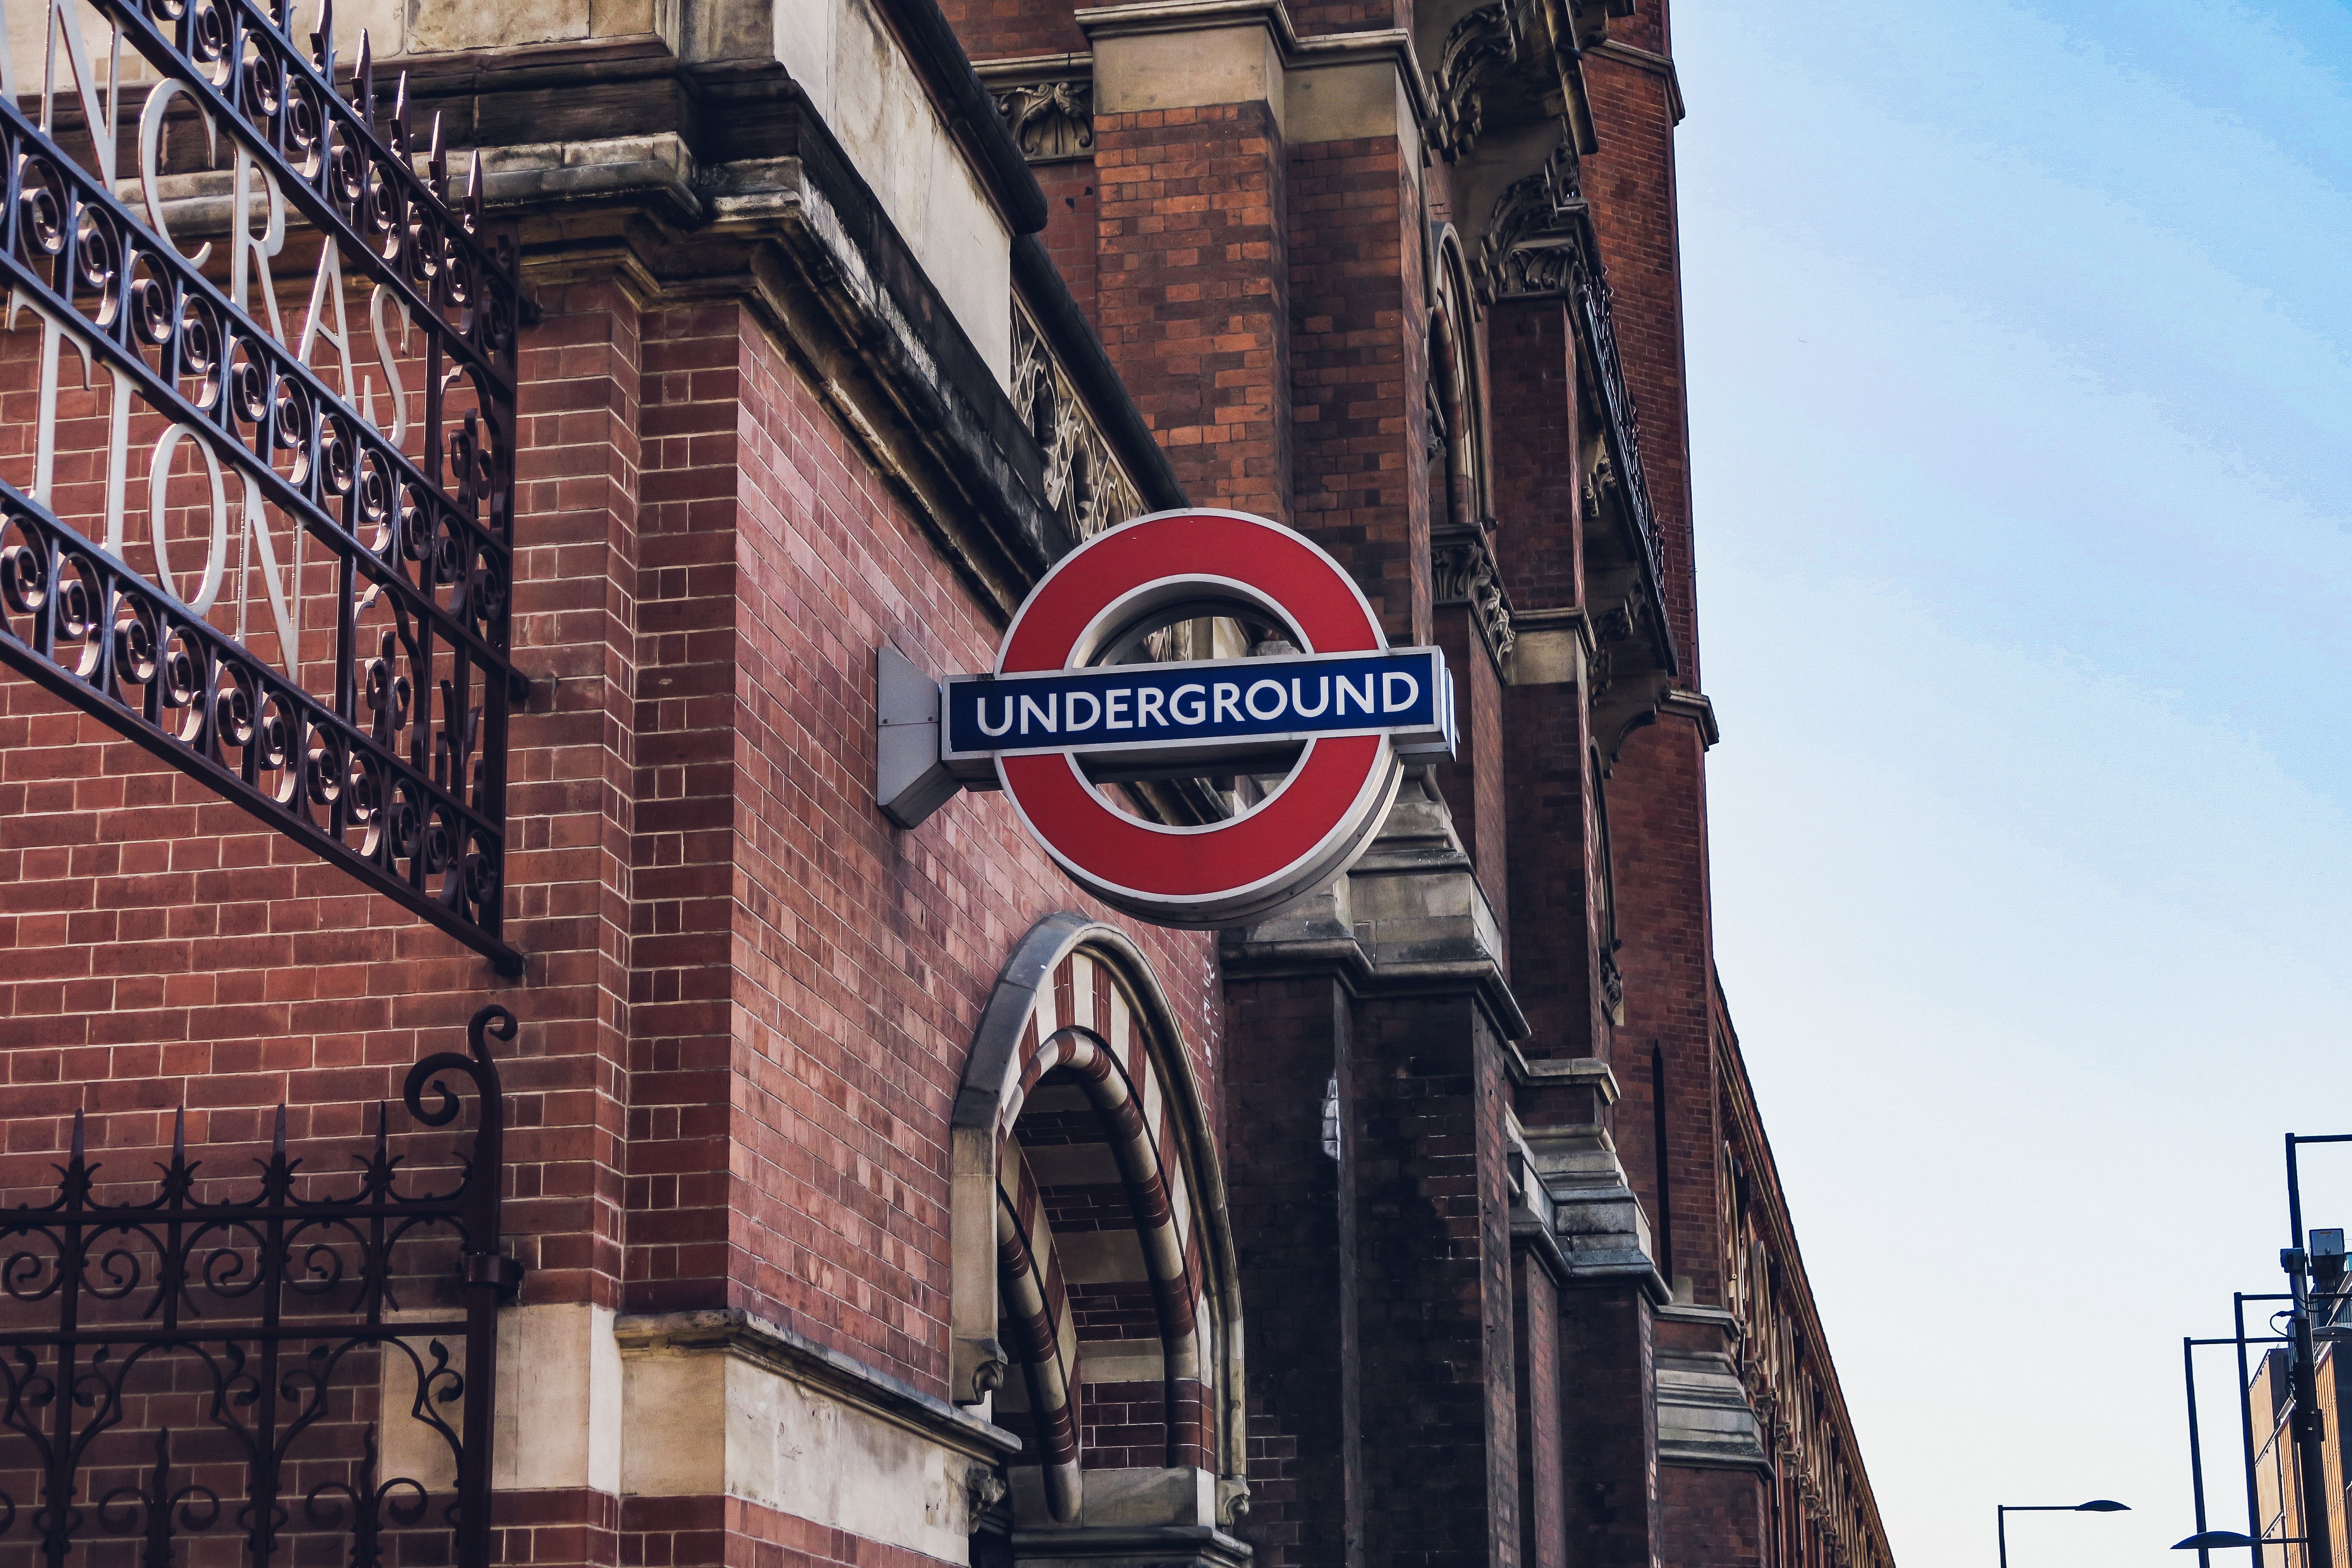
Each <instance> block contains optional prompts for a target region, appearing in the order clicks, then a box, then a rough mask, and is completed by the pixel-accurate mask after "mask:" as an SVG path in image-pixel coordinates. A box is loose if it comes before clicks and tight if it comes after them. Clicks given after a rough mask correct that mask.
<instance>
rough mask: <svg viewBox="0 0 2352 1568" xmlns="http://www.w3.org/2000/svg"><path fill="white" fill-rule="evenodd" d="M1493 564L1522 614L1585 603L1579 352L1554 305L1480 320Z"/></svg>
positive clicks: (1519, 304)
mask: <svg viewBox="0 0 2352 1568" xmlns="http://www.w3.org/2000/svg"><path fill="white" fill-rule="evenodd" d="M1486 322H1487V343H1488V353H1489V355H1490V358H1489V362H1488V367H1489V368H1488V376H1489V378H1490V380H1491V382H1492V384H1493V388H1494V391H1493V399H1492V402H1491V404H1490V405H1489V406H1490V407H1491V408H1492V410H1493V414H1492V416H1491V425H1492V427H1493V445H1492V451H1493V469H1494V490H1495V519H1496V530H1495V557H1496V562H1497V563H1498V564H1499V565H1500V566H1501V568H1502V572H1503V585H1504V588H1505V589H1506V590H1507V592H1508V593H1509V595H1510V596H1511V605H1512V608H1514V609H1515V610H1518V611H1521V612H1525V611H1529V610H1547V609H1559V608H1567V607H1570V606H1573V605H1581V604H1583V603H1584V539H1583V519H1582V513H1581V510H1580V508H1581V505H1582V500H1581V495H1580V491H1581V488H1582V487H1581V486H1580V484H1579V483H1578V482H1577V474H1578V451H1577V448H1578V445H1579V443H1578V440H1577V398H1576V388H1577V381H1576V343H1575V339H1574V338H1573V336H1572V335H1571V334H1570V327H1569V319H1568V306H1567V304H1566V303H1565V302H1564V301H1562V300H1501V301H1498V302H1497V303H1496V305H1495V307H1494V308H1493V309H1492V310H1490V311H1488V312H1487V317H1486Z"/></svg>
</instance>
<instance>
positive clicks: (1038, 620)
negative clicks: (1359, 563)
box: [996, 510, 1401, 925]
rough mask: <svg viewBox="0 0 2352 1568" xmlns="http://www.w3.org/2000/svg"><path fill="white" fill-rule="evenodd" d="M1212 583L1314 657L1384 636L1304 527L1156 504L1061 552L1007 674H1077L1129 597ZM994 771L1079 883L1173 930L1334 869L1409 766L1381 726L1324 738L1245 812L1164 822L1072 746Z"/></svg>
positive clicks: (1256, 910)
mask: <svg viewBox="0 0 2352 1568" xmlns="http://www.w3.org/2000/svg"><path fill="white" fill-rule="evenodd" d="M1202 579H1207V580H1208V581H1207V582H1206V583H1204V584H1201V586H1202V589H1203V590H1207V589H1213V588H1214V587H1218V586H1223V587H1225V588H1227V589H1228V590H1229V591H1231V590H1238V591H1239V592H1240V594H1246V595H1250V596H1254V597H1256V598H1260V599H1262V600H1264V601H1265V602H1266V603H1268V604H1269V605H1273V606H1276V607H1278V608H1279V610H1280V611H1281V613H1282V614H1283V616H1284V618H1286V619H1287V620H1288V621H1289V622H1290V623H1291V626H1292V627H1293V629H1294V630H1295V631H1296V632H1297V635H1298V637H1300V638H1301V639H1302V641H1303V644H1304V647H1303V651H1305V652H1307V653H1359V652H1371V651H1377V650H1379V649H1381V648H1384V647H1387V646H1388V641H1387V638H1386V637H1385V636H1383V634H1382V633H1381V626H1380V622H1379V620H1378V619H1377V618H1376V617H1375V616H1373V614H1372V608H1371V605H1370V604H1369V603H1367V602H1366V600H1365V598H1364V595H1363V594H1362V592H1361V590H1360V589H1359V588H1358V587H1357V586H1356V584H1355V580H1354V579H1353V578H1351V577H1349V575H1348V574H1347V572H1346V571H1345V570H1344V569H1343V568H1342V567H1341V566H1340V565H1339V563H1338V562H1336V561H1334V560H1332V559H1331V557H1330V556H1328V555H1327V554H1325V553H1324V552H1322V551H1321V550H1320V549H1318V548H1317V547H1316V546H1315V545H1314V544H1313V543H1311V542H1308V541H1307V540H1306V539H1304V538H1302V537H1300V536H1299V535H1298V534H1296V533H1293V532H1292V531H1290V530H1288V529H1286V528H1284V527H1283V526H1282V525H1281V524H1279V523H1276V522H1272V521H1267V520H1266V519H1265V518H1259V517H1252V516H1249V515H1248V514H1246V513H1244V512H1232V511H1210V510H1185V511H1171V512H1158V513H1154V514H1153V515H1151V516H1150V517H1144V518H1139V519H1137V520H1136V521H1133V522H1129V523H1126V524H1123V525H1121V526H1119V527H1118V528H1115V529H1111V530H1108V531H1106V532H1103V533H1100V534H1097V536H1096V537H1095V538H1093V539H1091V540H1089V541H1088V542H1087V543H1085V544H1084V545H1081V546H1080V547H1079V548H1078V549H1076V551H1073V552H1071V553H1070V554H1068V555H1067V556H1065V557H1064V558H1063V559H1062V561H1061V562H1060V563H1059V564H1057V565H1056V566H1055V568H1054V570H1053V571H1052V572H1050V573H1048V574H1046V576H1045V580H1044V581H1042V582H1040V583H1039V584H1037V587H1036V588H1035V590H1034V592H1032V593H1031V595H1029V599H1028V601H1027V603H1025V604H1024V605H1023V606H1022V608H1021V612H1020V614H1019V615H1017V616H1014V617H1013V625H1012V626H1011V628H1010V629H1008V630H1007V631H1006V633H1005V636H1004V643H1003V651H1002V652H1001V653H1000V654H999V656H998V658H997V664H996V668H997V672H998V673H999V674H1012V673H1016V672H1027V671H1032V670H1045V669H1064V668H1073V667H1075V666H1076V665H1077V664H1079V663H1081V662H1083V660H1084V658H1085V656H1086V655H1087V654H1089V653H1090V652H1091V651H1092V645H1093V644H1095V643H1097V642H1098V641H1099V640H1100V639H1101V637H1103V636H1105V635H1106V634H1107V633H1108V632H1109V631H1113V630H1116V629H1117V627H1116V626H1115V624H1114V623H1115V622H1116V621H1117V619H1118V618H1119V617H1120V616H1121V614H1122V606H1123V605H1129V604H1132V603H1134V602H1136V601H1138V600H1139V599H1143V600H1145V601H1146V602H1149V597H1148V596H1149V595H1150V594H1152V593H1153V592H1154V591H1155V590H1157V591H1162V592H1166V591H1169V590H1170V589H1171V586H1172V587H1173V588H1174V589H1175V590H1176V591H1180V592H1181V588H1182V585H1183V584H1186V583H1188V582H1191V583H1199V582H1200V580H1202ZM1236 596H1239V595H1236ZM996 767H997V777H998V779H999V780H1000V782H1001V783H1002V784H1003V786H1004V792H1005V794H1006V795H1008V796H1010V797H1011V798H1012V801H1013V806H1014V808H1015V809H1016V810H1017V811H1019V812H1020V814H1021V816H1022V818H1023V820H1024V822H1025V823H1026V825H1027V826H1028V827H1029V830H1030V831H1031V832H1032V833H1033V834H1034V835H1035V836H1036V837H1037V838H1038V840H1039V842H1041V843H1043V844H1044V845H1045V847H1046V848H1047V850H1048V851H1050V852H1051V853H1052V854H1053V856H1054V858H1055V859H1056V860H1058V861H1060V862H1061V863H1062V866H1063V868H1065V869H1066V870H1067V871H1069V872H1070V874H1071V875H1072V876H1073V877H1074V878H1076V879H1077V880H1078V881H1079V882H1080V883H1081V884H1083V885H1084V886H1085V887H1087V889H1089V890H1090V891H1092V892H1094V893H1095V894H1096V895H1097V897H1100V898H1102V899H1103V900H1105V901H1106V902H1108V903H1112V904H1114V905H1117V906H1118V907H1120V908H1123V909H1127V910H1131V911H1133V912H1135V913H1138V914H1142V915H1146V916H1148V917H1149V918H1150V919H1152V920H1155V921H1160V922H1161V923H1163V924H1177V925H1225V924H1231V923H1234V921H1240V920H1247V919H1250V918H1254V917H1255V916H1256V915H1258V914H1262V913H1266V912H1270V911H1271V910H1273V909H1275V908H1277V907H1279V906H1280V905H1281V904H1283V903H1286V902H1288V901H1289V900H1291V899H1292V898H1295V897H1297V895H1298V894H1300V893H1302V892H1306V891H1307V890H1309V889H1312V888H1313V887H1315V886H1317V885H1318V883H1319V882H1320V881H1321V880H1322V879H1325V878H1327V877H1328V876H1330V875H1333V874H1336V873H1337V872H1338V871H1339V869H1340V868H1341V867H1342V866H1343V865H1344V864H1345V862H1346V861H1347V860H1348V859H1349V858H1350V857H1351V856H1352V855H1353V853H1354V851H1355V849H1356V847H1358V846H1359V845H1360V844H1361V842H1362V841H1363V839H1364V837H1366V835H1367V834H1368V833H1369V832H1370V829H1371V827H1372V826H1376V825H1377V822H1378V819H1379V817H1380V816H1381V815H1383V814H1384V812H1385V808H1386V805H1387V804H1388V802H1389V801H1390V800H1391V798H1393V796H1394V795H1395V791H1396V785H1397V781H1398V778H1399V776H1400V772H1401V770H1400V769H1399V767H1398V766H1397V763H1396V759H1395V753H1394V752H1392V751H1391V748H1390V745H1389V742H1388V740H1387V738H1386V737H1385V736H1380V735H1348V736H1339V737H1329V738H1324V739H1319V740H1316V741H1313V742H1309V743H1308V745H1307V750H1306V752H1305V753H1304V754H1303V755H1302V756H1301V757H1300V758H1299V761H1298V763H1297V766H1296V767H1295V768H1294V769H1293V770H1292V771H1291V774H1290V777H1289V778H1288V779H1287V780H1286V781H1285V782H1284V783H1283V784H1282V785H1281V787H1280V788H1278V789H1277V790H1276V792H1275V793H1274V794H1273V795H1270V796H1269V797H1267V799H1266V800H1265V802H1264V803H1263V804H1261V805H1258V806H1257V807H1255V809H1253V810H1252V811H1250V812H1248V813H1247V814H1246V815H1244V816H1238V817H1235V818H1233V819H1231V820H1230V821H1226V822H1220V823H1213V824H1211V825H1209V826H1203V827H1167V826H1159V825H1157V824H1153V823H1148V822H1143V821H1140V820H1139V819H1138V818H1136V817H1133V816H1129V815H1127V814H1126V813H1125V812H1122V811H1120V810H1118V808H1117V807H1115V806H1113V805H1111V804H1110V803H1109V802H1108V801H1106V800H1104V799H1103V797H1102V796H1101V795H1099V794H1097V792H1096V790H1095V788H1094V786H1093V785H1092V784H1088V783H1087V779H1086V778H1085V776H1084V775H1083V774H1082V773H1079V771H1078V768H1077V763H1076V759H1075V758H1073V757H1070V756H1068V755H1065V754H1061V753H1048V754H1043V755H1029V756H1014V757H1000V758H998V759H997V763H996Z"/></svg>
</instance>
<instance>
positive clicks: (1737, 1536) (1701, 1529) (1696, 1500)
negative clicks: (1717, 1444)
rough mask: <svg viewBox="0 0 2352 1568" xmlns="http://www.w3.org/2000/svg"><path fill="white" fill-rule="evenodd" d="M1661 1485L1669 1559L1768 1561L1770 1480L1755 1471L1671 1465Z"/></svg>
mask: <svg viewBox="0 0 2352 1568" xmlns="http://www.w3.org/2000/svg"><path fill="white" fill-rule="evenodd" d="M1658 1490H1659V1501H1660V1503H1661V1505H1662V1507H1663V1509H1664V1515H1665V1524H1666V1528H1665V1543H1664V1548H1663V1550H1662V1551H1661V1552H1660V1554H1659V1555H1660V1556H1661V1558H1662V1559H1663V1560H1664V1561H1665V1562H1667V1563H1687V1564H1690V1565H1692V1568H1698V1565H1700V1564H1704V1565H1705V1568H1762V1565H1763V1564H1764V1563H1766V1562H1767V1559H1766V1557H1765V1555H1764V1545H1765V1542H1766V1540H1767V1535H1766V1527H1767V1524H1768V1522H1769V1521H1768V1520H1767V1518H1766V1510H1767V1506H1768V1501H1767V1492H1766V1483H1765V1482H1764V1481H1763V1480H1762V1479H1759V1477H1757V1476H1756V1475H1755V1474H1753V1473H1752V1472H1750V1471H1747V1470H1702V1469H1682V1468H1675V1467H1673V1466H1668V1467H1666V1468H1664V1469H1663V1470H1662V1471H1661V1472H1660V1473H1659V1477H1658ZM1774 1568H1780V1565H1779V1564H1774Z"/></svg>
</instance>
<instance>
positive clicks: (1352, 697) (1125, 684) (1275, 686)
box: [941, 647, 1454, 762]
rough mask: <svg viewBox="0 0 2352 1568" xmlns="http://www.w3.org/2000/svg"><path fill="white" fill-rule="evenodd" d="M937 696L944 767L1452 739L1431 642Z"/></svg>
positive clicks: (1433, 747)
mask: <svg viewBox="0 0 2352 1568" xmlns="http://www.w3.org/2000/svg"><path fill="white" fill-rule="evenodd" d="M946 696H947V701H946V712H945V714H944V715H943V717H944V719H945V721H946V722H945V725H944V733H943V735H942V736H941V744H942V747H943V752H942V755H943V756H944V757H945V759H946V760H948V761H950V762H957V761H964V762H971V761H977V760H979V759H981V758H984V757H993V756H998V755H1002V754H1004V753H1008V752H1083V753H1086V754H1087V755H1090V756H1091V755H1097V754H1103V753H1119V752H1139V753H1149V752H1180V753H1182V752H1198V753H1200V754H1201V755H1202V756H1211V755H1216V754H1220V753H1228V752H1235V751H1244V750H1257V749H1264V748H1270V747H1274V746H1277V745H1281V744H1286V743H1295V742H1305V741H1310V740H1313V739H1315V738H1316V737H1317V736H1318V735H1365V734H1387V735H1390V736H1392V737H1393V738H1394V739H1395V742H1396V743H1397V745H1398V748H1399V749H1400V750H1402V751H1411V752H1427V751H1438V752H1450V751H1451V750H1452V746H1453V730H1454V722H1453V719H1454V701H1453V698H1454V690H1453V682H1452V680H1451V679H1450V678H1449V677H1448V675H1447V674H1446V670H1445V656H1444V653H1443V652H1442V651H1440V650H1439V649H1437V648H1433V647H1416V648H1397V649H1392V650H1391V651H1389V652H1385V653H1346V654H1324V655H1295V656H1291V657H1276V658H1238V659H1217V660H1213V661H1206V662H1201V663H1192V664H1117V665H1106V666H1102V667H1100V668H1093V669H1057V670H1050V671H1045V672H1041V673H1037V674H1030V675H997V676H987V675H979V676H961V677H958V678H956V679H951V680H950V681H948V682H947V685H946ZM1166 760H1169V761H1175V760H1178V759H1177V758H1174V757H1171V758H1168V759H1166Z"/></svg>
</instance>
